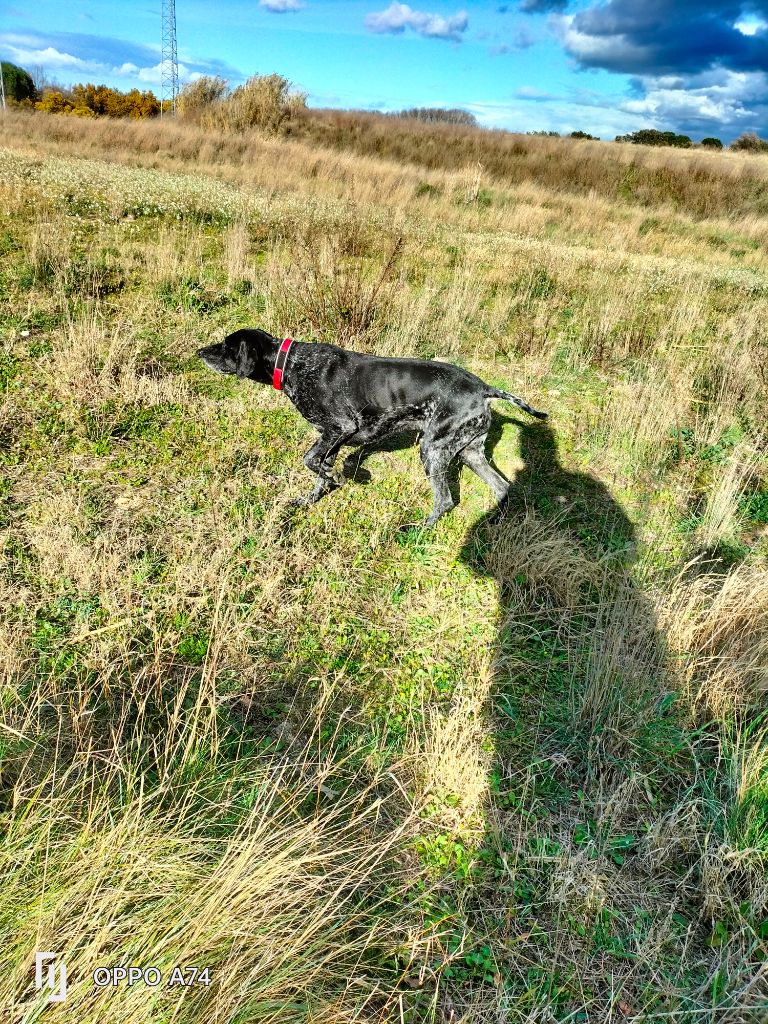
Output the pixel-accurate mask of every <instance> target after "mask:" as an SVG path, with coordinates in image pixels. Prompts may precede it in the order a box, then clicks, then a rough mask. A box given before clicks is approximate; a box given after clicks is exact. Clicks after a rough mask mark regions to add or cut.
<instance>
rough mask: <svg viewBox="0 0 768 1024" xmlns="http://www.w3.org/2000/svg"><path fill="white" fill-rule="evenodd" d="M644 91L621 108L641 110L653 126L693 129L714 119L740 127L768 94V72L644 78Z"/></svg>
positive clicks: (723, 70) (633, 111)
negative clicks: (756, 102)
mask: <svg viewBox="0 0 768 1024" xmlns="http://www.w3.org/2000/svg"><path fill="white" fill-rule="evenodd" d="M641 82H642V86H643V89H644V95H643V96H642V97H639V98H637V99H629V100H624V101H623V102H622V103H621V104H620V109H622V110H626V111H627V112H628V113H630V114H642V115H644V117H645V121H646V123H647V122H651V126H652V127H663V126H667V125H672V126H673V127H674V126H677V125H684V126H685V127H686V130H688V131H692V130H694V129H695V126H697V125H699V124H701V126H702V130H704V129H706V128H708V127H712V125H713V123H716V124H717V125H722V126H724V127H726V126H731V127H734V128H738V127H739V126H741V125H742V124H745V123H747V122H749V121H750V119H752V118H753V117H754V104H755V101H756V99H757V98H758V97H761V96H763V97H765V96H766V95H768V75H766V73H765V72H762V71H729V70H727V69H726V68H717V69H715V70H713V71H712V72H704V73H702V74H701V75H694V76H690V77H686V78H685V79H684V80H681V79H674V78H671V77H668V76H666V77H659V78H643V79H641Z"/></svg>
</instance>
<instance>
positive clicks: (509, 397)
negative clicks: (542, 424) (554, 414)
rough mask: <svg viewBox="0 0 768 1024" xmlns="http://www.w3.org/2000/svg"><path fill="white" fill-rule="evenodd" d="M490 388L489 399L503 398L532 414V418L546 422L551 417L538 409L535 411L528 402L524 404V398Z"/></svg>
mask: <svg viewBox="0 0 768 1024" xmlns="http://www.w3.org/2000/svg"><path fill="white" fill-rule="evenodd" d="M487 387H488V397H489V398H503V399H504V401H505V402H511V403H512V404H513V405H516V406H518V407H519V408H520V409H523V410H524V411H525V412H527V413H530V414H531V416H535V417H536V419H537V420H546V419H547V418H548V417H549V413H546V412H539V410H538V409H533V408H532V407H531V406H530V405H528V403H527V402H524V401H523V400H522V398H518V397H517V395H511V394H510V393H509V391H500V390H499V389H498V388H492V387H491V386H490V384H489V385H487Z"/></svg>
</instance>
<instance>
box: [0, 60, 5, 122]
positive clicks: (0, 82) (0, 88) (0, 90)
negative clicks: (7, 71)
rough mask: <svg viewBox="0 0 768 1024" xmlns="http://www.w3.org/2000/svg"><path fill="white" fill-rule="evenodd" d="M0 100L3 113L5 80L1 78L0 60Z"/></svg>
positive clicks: (0, 64) (0, 67)
mask: <svg viewBox="0 0 768 1024" xmlns="http://www.w3.org/2000/svg"><path fill="white" fill-rule="evenodd" d="M0 100H2V103H3V113H5V79H4V78H3V62H2V61H1V60H0Z"/></svg>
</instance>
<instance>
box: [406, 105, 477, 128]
mask: <svg viewBox="0 0 768 1024" xmlns="http://www.w3.org/2000/svg"><path fill="white" fill-rule="evenodd" d="M391 116H392V117H409V118H412V119H414V120H416V121H427V122H428V123H430V124H435V123H442V124H467V125H472V126H476V125H477V118H476V117H475V115H474V114H470V112H469V111H468V110H459V109H458V108H455V107H451V108H446V107H411V108H410V109H409V110H398V111H397V113H395V114H392V115H391Z"/></svg>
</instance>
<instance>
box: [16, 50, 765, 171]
mask: <svg viewBox="0 0 768 1024" xmlns="http://www.w3.org/2000/svg"><path fill="white" fill-rule="evenodd" d="M0 67H1V68H2V76H3V86H4V88H5V96H6V101H7V102H8V103H10V104H11V105H16V106H19V107H22V108H24V107H26V108H28V109H36V110H41V111H44V112H46V113H49V114H70V115H73V116H75V117H115V118H123V117H128V118H146V117H157V116H158V115H159V114H160V113H161V111H162V110H163V109H167V108H168V107H169V106H170V103H169V101H164V105H163V103H161V101H160V100H159V99H158V98H157V96H155V94H154V93H153V92H152V91H151V90H150V89H147V90H145V91H144V92H142V91H140V90H139V89H130V90H129V91H127V92H121V91H120V90H119V89H113V88H110V87H109V86H107V85H93V84H92V83H90V82H89V83H87V84H86V85H79V84H78V85H73V86H71V87H69V88H65V87H64V86H60V85H49V84H43V83H40V84H38V85H36V84H35V81H34V79H33V77H32V75H31V74H30V73H29V72H28V71H26V70H25V69H24V68H21V67H18V66H17V65H15V64H11V63H9V62H8V61H2V62H0ZM304 111H306V96H305V95H304V94H303V93H300V92H296V91H295V90H293V89H292V88H291V83H290V82H289V81H288V79H286V78H283V77H282V75H276V74H273V75H253V76H252V77H251V78H249V79H248V81H247V82H245V83H244V84H243V85H239V86H237V87H236V88H234V89H232V88H230V86H229V83H228V82H227V81H226V79H223V78H219V77H218V76H210V75H203V76H200V77H199V78H196V79H195V80H194V81H191V82H188V83H187V84H186V85H185V86H184V87H183V88H182V90H181V92H180V93H179V96H178V99H177V112H178V114H179V116H180V117H181V118H182V119H184V120H189V121H193V122H196V123H199V124H202V125H204V126H205V127H215V128H220V129H222V130H224V131H233V132H241V131H245V130H246V129H248V128H252V127H259V128H262V129H264V130H267V131H273V132H275V131H280V130H283V129H285V127H286V125H288V124H289V123H290V121H291V120H292V119H295V118H296V117H297V116H299V115H301V114H303V113H304ZM387 116H390V117H396V118H405V119H409V120H417V121H423V122H425V123H426V124H451V125H460V126H463V127H470V128H478V129H480V128H481V126H480V125H479V124H478V121H477V118H476V117H475V116H474V114H472V113H470V112H469V111H467V110H462V109H460V108H445V107H411V108H409V109H407V110H399V111H396V112H394V113H392V114H389V115H387ZM527 134H528V135H543V136H548V137H554V138H560V137H561V136H560V134H559V133H558V132H555V131H533V132H528V133H527ZM568 137H569V138H571V139H593V140H597V136H595V135H590V134H589V133H588V132H584V131H580V130H579V131H572V132H571V133H570V135H569V136H568ZM615 141H616V142H629V143H633V144H635V145H643V146H672V147H675V148H679V149H690V148H692V147H693V146H694V145H696V143H694V141H693V140H692V139H691V137H690V136H689V135H682V134H679V133H677V132H671V131H659V130H657V129H656V128H641V129H640V130H639V131H636V132H630V133H628V134H626V135H617V136H616V139H615ZM698 145H700V146H702V147H703V148H704V149H713V150H720V149H723V143H722V141H721V140H720V139H718V138H715V137H714V136H708V137H706V138H703V139H702V140H701V142H699V143H698ZM730 149H732V150H741V151H743V152H747V153H766V152H768V140H765V139H761V138H760V136H759V135H757V134H755V133H754V132H745V133H744V134H742V135H740V136H739V138H738V139H736V140H735V141H734V142H732V143H731V145H730Z"/></svg>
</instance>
